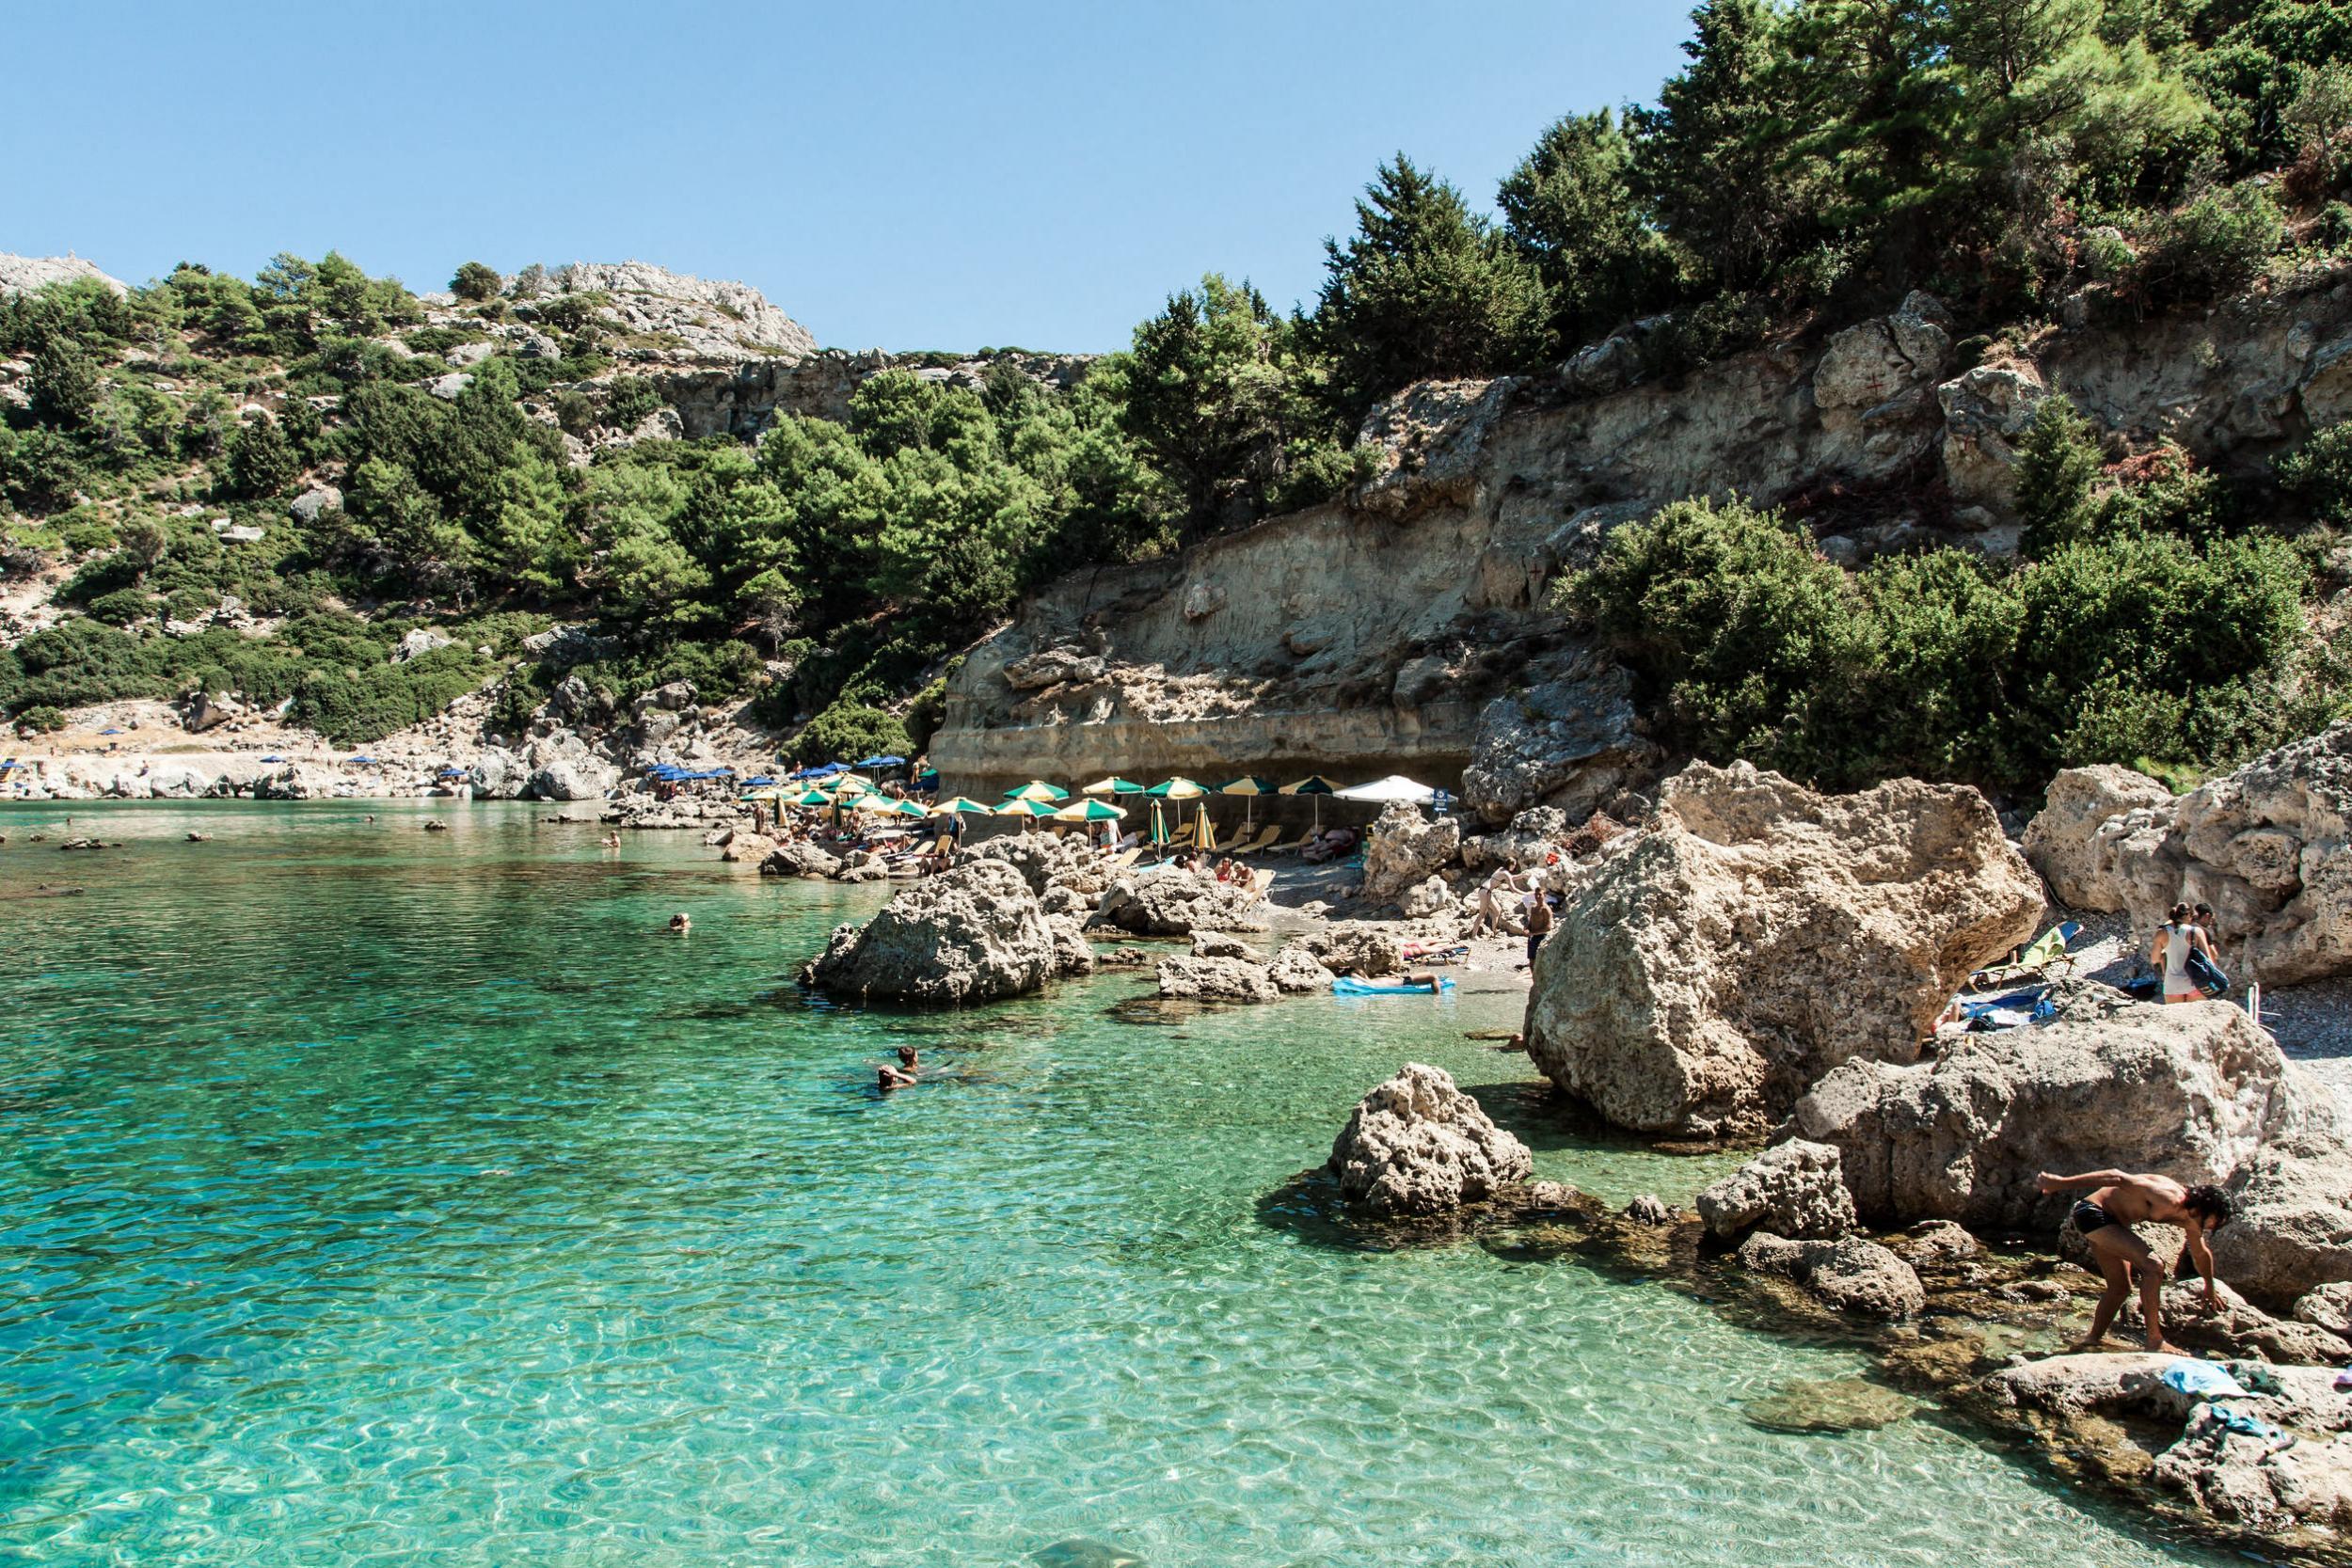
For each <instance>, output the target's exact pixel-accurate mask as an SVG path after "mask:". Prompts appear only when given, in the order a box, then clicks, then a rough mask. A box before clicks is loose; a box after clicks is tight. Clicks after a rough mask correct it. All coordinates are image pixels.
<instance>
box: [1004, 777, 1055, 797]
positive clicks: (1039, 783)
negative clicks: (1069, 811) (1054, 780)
mask: <svg viewBox="0 0 2352 1568" xmlns="http://www.w3.org/2000/svg"><path fill="white" fill-rule="evenodd" d="M1005 799H1006V800H1069V799H1070V791H1068V790H1066V789H1064V788H1062V787H1061V786H1060V785H1058V784H1047V783H1046V782H1045V781H1044V780H1043V779H1031V780H1030V781H1029V782H1028V783H1027V784H1023V785H1022V786H1021V787H1020V788H1019V789H1008V790H1006V791H1005Z"/></svg>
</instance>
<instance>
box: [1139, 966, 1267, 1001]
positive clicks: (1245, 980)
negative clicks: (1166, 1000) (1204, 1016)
mask: <svg viewBox="0 0 2352 1568" xmlns="http://www.w3.org/2000/svg"><path fill="white" fill-rule="evenodd" d="M1159 981H1160V994H1161V995H1162V996H1167V997H1174V998H1178V999H1180V1000H1183V1001H1187V1002H1273V1001H1278V1000H1279V999H1280V997H1281V994H1282V993H1281V992H1280V991H1279V990H1277V989H1276V987H1275V984H1274V976H1273V975H1272V974H1269V973H1268V972H1267V969H1266V966H1265V965H1264V964H1262V963H1256V962H1253V961H1251V960H1250V959H1248V958H1162V959H1161V960H1160V969H1159Z"/></svg>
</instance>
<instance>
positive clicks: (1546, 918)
mask: <svg viewBox="0 0 2352 1568" xmlns="http://www.w3.org/2000/svg"><path fill="white" fill-rule="evenodd" d="M1549 935H1551V902H1550V900H1549V899H1548V898H1546V897H1545V896H1544V895H1543V892H1542V890H1541V889H1538V890H1537V891H1535V892H1534V893H1532V894H1529V895H1528V908H1527V972H1528V974H1531V975H1532V974H1534V973H1535V949H1537V948H1538V947H1541V946H1542V945H1543V944H1544V938H1546V937H1548V936H1549Z"/></svg>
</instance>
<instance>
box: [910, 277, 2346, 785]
mask: <svg viewBox="0 0 2352 1568" xmlns="http://www.w3.org/2000/svg"><path fill="white" fill-rule="evenodd" d="M1959 331H1960V328H1959V327H1957V326H1956V325H1954V324H1952V323H1951V322H1950V321H1949V320H1948V319H1947V317H1946V316H1945V314H1944V312H1943V310H1942V308H1941V307H1939V306H1938V305H1937V304H1936V303H1935V302H1934V301H1933V300H1931V299H1929V298H1927V297H1926V296H1924V295H1914V296H1913V297H1912V298H1911V299H1909V300H1907V301H1906V302H1904V304H1903V306H1902V307H1901V308H1900V309H1898V310H1896V311H1894V312H1893V313H1891V314H1890V315H1888V316H1885V317H1881V318H1875V319H1872V320H1869V321H1866V322H1862V323H1859V324H1857V325H1852V326H1850V327H1848V328H1847V329H1845V330H1844V331H1842V332H1838V333H1836V334H1833V335H1831V336H1829V337H1828V338H1826V339H1825V340H1822V341H1815V342H1811V343H1793V342H1792V343H1786V344H1780V345H1775V346H1772V347H1768V348H1765V349H1760V350H1757V351H1756V352H1753V353H1749V354H1744V355H1740V356H1735V357H1732V358H1729V359H1726V360H1724V361H1722V362H1720V363H1717V364H1713V365H1709V366H1707V367H1705V368H1703V369H1701V370H1698V371H1696V372H1692V373H1690V374H1688V375H1687V376H1684V377H1682V378H1680V379H1679V380H1675V381H1666V380H1659V379H1652V378H1648V377H1647V376H1646V373H1645V370H1644V366H1645V362H1646V356H1645V343H1644V341H1643V335H1642V333H1641V331H1640V330H1639V329H1635V330H1631V331H1629V332H1628V333H1627V334H1625V335H1622V336H1620V337H1618V338H1614V339H1612V340H1610V341H1608V342H1605V343H1600V344H1596V345H1594V346H1593V347H1591V348H1588V349H1586V350H1584V351H1583V352H1582V353H1581V354H1579V355H1578V356H1576V357H1575V358H1573V359H1572V360H1570V361H1569V363H1568V364H1567V365H1566V366H1565V367H1564V368H1563V369H1562V371H1561V372H1559V373H1558V374H1557V375H1556V376H1546V377H1519V378H1507V379H1504V380H1501V381H1494V382H1468V383H1429V384H1424V385H1422V386H1420V387H1415V388H1408V389H1407V390H1406V392H1405V393H1403V394H1400V396H1399V397H1398V398H1396V399H1394V400H1391V403H1390V404H1385V405H1383V406H1382V407H1381V408H1380V409H1378V410H1376V411H1375V413H1374V415H1373V416H1372V418H1371V419H1370V420H1368V421H1367V423H1366V427H1365V429H1364V432H1363V440H1364V442H1365V444H1366V445H1367V446H1368V447H1369V448H1371V449H1372V450H1373V451H1375V454H1376V455H1377V457H1378V459H1379V465H1380V467H1379V470H1378V472H1377V473H1376V474H1375V477H1373V478H1372V479H1371V480H1370V481H1368V482H1367V483H1364V484H1363V485H1361V486H1359V488H1358V489H1357V490H1356V491H1355V492H1353V493H1352V494H1350V495H1349V496H1347V497H1345V498H1343V499H1340V500H1337V501H1334V502H1331V503H1329V504H1327V505H1324V506H1319V507H1314V508H1311V509H1310V510H1307V511H1304V512H1298V513H1294V514H1291V515H1286V516H1281V517H1276V518H1270V519H1268V520H1266V521H1264V522H1262V523H1260V524H1258V525H1256V526H1255V527H1252V528H1249V529H1247V530H1244V531H1239V532H1235V533H1231V534H1227V535H1223V536H1220V537H1217V538H1214V539H1211V540H1208V541H1206V542H1204V543H1202V544H1200V545H1198V546H1194V547H1193V548H1192V549H1190V550H1188V551H1186V552H1185V553H1184V554H1183V555H1182V556H1179V557H1174V558H1170V559H1168V560H1163V561H1154V562H1142V563H1138V564H1135V565H1130V566H1124V567H1116V568H1103V569H1092V570H1087V571H1083V572H1079V573H1075V574H1073V575H1072V576H1069V577H1066V578H1062V579H1060V580H1058V581H1057V582H1055V583H1053V584H1050V585H1049V586H1048V587H1046V588H1045V589H1043V590H1042V591H1041V592H1040V593H1039V594H1036V595H1035V596H1034V597H1033V598H1032V599H1031V600H1030V601H1029V602H1028V603H1026V604H1025V606H1024V607H1023V609H1022V610H1021V613H1020V615H1019V617H1018V619H1017V620H1016V621H1015V622H1014V623H1013V624H1012V625H1011V626H1009V627H1007V628H1006V629H1005V630H1004V631H1003V632H1001V633H999V634H998V635H996V636H995V637H993V638H992V639H990V640H989V641H987V642H986V643H984V644H983V645H981V646H980V647H979V648H978V649H977V650H975V651H974V652H973V654H972V655H971V656H970V657H968V658H967V659H966V660H965V661H964V664H963V666H962V668H961V673H959V674H958V675H957V677H956V678H955V679H954V680H953V681H952V682H951V683H950V685H949V689H948V694H947V705H946V723H945V725H944V727H943V728H942V729H941V731H940V732H939V734H938V735H937V736H936V737H935V738H934V741H933V749H932V755H933V757H934V760H936V761H937V762H938V763H939V764H940V766H941V768H943V770H944V771H945V773H946V777H947V780H948V782H949V784H951V786H953V787H957V788H968V789H971V790H974V791H979V790H984V789H986V788H988V787H990V786H991V785H996V784H1005V783H1010V782H1015V781H1017V780H1020V779H1025V778H1029V777H1032V776H1035V775H1036V774H1037V773H1038V772H1039V771H1041V770H1042V771H1047V772H1052V773H1055V774H1057V776H1059V775H1070V776H1086V777H1092V776H1094V775H1096V774H1099V773H1104V772H1113V771H1116V772H1121V773H1129V774H1138V773H1140V774H1159V773H1167V772H1183V773H1186V774H1193V775H1202V776H1205V775H1211V774H1226V773H1232V772H1240V771H1245V770H1247V771H1255V772H1277V773H1279V772H1284V771H1285V770H1287V769H1293V768H1295V769H1297V770H1300V771H1305V770H1310V769H1311V770H1315V771H1321V772H1326V773H1335V774H1336V773H1361V774H1366V775H1377V774H1382V773H1390V772H1403V773H1407V774H1410V775H1412V776H1413V777H1415V778H1418V779H1421V780H1422V782H1424V783H1427V784H1438V785H1443V786H1448V787H1453V786H1456V785H1466V786H1467V787H1466V789H1465V798H1466V801H1467V803H1468V804H1469V805H1470V807H1471V808H1472V809H1473V810H1475V811H1477V812H1478V813H1479V815H1480V816H1482V817H1484V818H1485V819H1486V820H1487V821H1489V822H1492V823H1496V824H1500V823H1502V822H1503V821H1506V820H1508V818H1509V817H1510V816H1512V815H1513V814H1514V813H1515V812H1517V811H1519V810H1523V809H1526V808H1527V807H1530V806H1534V805H1544V804H1555V805H1563V806H1565V807H1566V808H1567V809H1568V810H1569V811H1570V814H1571V815H1572V816H1579V815H1581V814H1582V813H1581V812H1580V811H1579V810H1578V809H1577V808H1579V807H1581V808H1582V811H1583V812H1589V811H1590V810H1591V809H1593V808H1594V807H1596V806H1600V805H1606V804H1607V803H1608V799H1607V797H1608V795H1609V794H1611V793H1613V792H1614V791H1616V790H1619V789H1622V788H1624V787H1627V786H1628V785H1632V786H1634V787H1640V786H1641V785H1642V784H1644V783H1645V767H1646V766H1647V765H1648V763H1649V762H1650V760H1651V757H1652V754H1653V753H1651V752H1650V749H1649V746H1648V743H1647V741H1646V740H1645V738H1644V737H1643V736H1642V735H1641V733H1640V730H1639V728H1638V726H1637V724H1636V722H1635V717H1634V714H1633V712H1632V709H1631V705H1630V704H1629V700H1628V698H1627V696H1626V694H1625V691H1624V689H1623V686H1622V682H1621V680H1618V679H1617V678H1616V677H1615V675H1614V673H1613V672H1611V671H1609V670H1607V669H1606V668H1603V667H1597V666H1595V665H1593V664H1592V663H1590V662H1589V661H1586V662H1581V663H1580V662H1579V661H1578V659H1577V658H1576V653H1577V649H1576V646H1575V644H1574V643H1573V641H1571V640H1570V639H1569V638H1568V637H1567V636H1566V634H1565V628H1564V627H1563V626H1561V625H1560V624H1559V623H1558V622H1557V621H1556V620H1555V619H1553V618H1552V617H1551V616H1549V614H1548V613H1547V612H1546V610H1545V608H1544V606H1545V603H1546V598H1547V594H1548V590H1549V587H1550V585H1551V583H1552V581H1553V580H1554V578H1557V577H1558V575H1559V574H1560V573H1561V572H1562V571H1563V570H1564V569H1568V568H1573V567H1575V566H1577V565H1579V564H1581V563H1582V562H1588V561H1589V560H1590V559H1591V558H1592V556H1593V554H1594V552H1595V551H1596V550H1597V548H1598V547H1599V546H1600V544H1601V542H1602V541H1603V540H1604V539H1605V537H1606V536H1607V534H1608V532H1609V531H1610V530H1611V529H1613V528H1614V527H1616V526H1617V525H1619V524H1620V523H1623V522H1625V521H1627V520H1629V519H1632V518H1638V517H1641V516H1645V515H1647V514H1648V513H1649V512H1651V511H1653V510H1655V509H1656V508H1657V507H1658V506H1660V505H1661V504H1663V503H1664V502H1666V501H1669V500H1673V499H1678V498H1680V497H1683V496H1690V495H1711V496H1717V497H1723V496H1726V495H1729V494H1732V493H1734V492H1736V493H1738V494H1740V495H1743V496H1750V497H1754V498H1756V499H1760V500H1764V501H1788V502H1790V503H1791V504H1794V505H1797V506H1798V507H1799V508H1800V510H1807V509H1809V514H1808V515H1810V517H1811V519H1812V521H1813V523H1814V526H1815V529H1816V531H1817V533H1818V534H1819V535H1820V543H1821V546H1822V548H1823V550H1824V552H1825V553H1826V554H1828V555H1829V556H1830V557H1831V558H1832V559H1833V560H1838V561H1845V562H1858V561H1861V560H1866V559H1867V558H1869V557H1870V556H1872V555H1875V554H1880V553H1883V552H1886V551H1889V550H1900V549H1904V548H1909V547H1915V546H1918V545H1922V544H1926V543H1931V542H1935V541H1938V540H1942V541H1949V542H1955V543H1960V544H1963V545H1966V546H1971V547H1975V548H1979V549H1982V550H1985V551H1987V552H1988V553H1995V554H1998V553H2007V552H2010V551H2013V550H2014V549H2015V547H2016V539H2017V533H2016V529H2015V525H2014V520H2013V518H2012V517H2011V516H2010V514H2009V512H2008V507H2009V505H2010V497H2011V492H2012V489H2013V484H2012V481H2011V478H2010V466H2011V464H2012V463H2013V462H2014V460H2015V457H2016V446H2017V441H2018V439H2019V437H2020V436H2022V434H2023V432H2024V430H2025V428H2026V424H2027V422H2028V421H2029V420H2031V418H2032V415H2033V410H2034V408H2035V407H2036V406H2037V405H2038V404H2040V402H2041V400H2042V398H2043V397H2045V396H2047V395H2048V394H2049V392H2051V391H2052V390H2060V391H2064V392H2066V393H2067V394H2068V395H2069V396H2071V397H2073V398H2074V400H2075V402H2076V403H2077V404H2080V405H2081V406H2082V407H2083V409H2084V410H2085V411H2086V412H2087V413H2088V414H2089V415H2090V417H2091V418H2093V419H2094V420H2097V421H2098V422H2099V423H2101V424H2102V425H2104V426H2105V427H2106V429H2107V430H2108V431H2109V432H2111V433H2113V435H2114V436H2116V438H2118V439H2120V440H2122V441H2123V442H2125V443H2126V444H2129V445H2132V446H2134V447H2144V446H2147V445H2151V444H2153V443H2154V442H2157V441H2159V440H2166V439H2169V440H2176V441H2179V442H2181V443H2183V444H2184V445H2185V446H2187V447H2188V448H2190V449H2191V450H2192V451H2195V452H2196V453H2197V455H2198V456H2199V458H2200V459H2201V461H2204V462H2207V463H2209V464H2215V465H2218V466H2220V467H2224V468H2232V469H2252V468H2256V467H2260V466H2261V465H2262V464H2264V463H2265V462H2266V461H2267V460H2268V458H2269V457H2270V456H2271V455H2272V454H2274V453H2275V452H2276V451H2279V450H2280V446H2281V445H2282V444H2283V443H2284V442H2287V441H2289V440H2292V439H2295V438H2297V437H2299V436H2302V435H2303V434H2305V433H2306V432H2307V431H2308V429H2309V428H2310V427H2311V425H2312V423H2313V422H2315V421H2321V420H2326V419H2332V418H2336V417H2339V416H2340V415H2342V414H2343V413H2344V412H2346V411H2352V284H2347V282H2346V280H2345V277H2344V276H2343V275H2339V274H2337V273H2323V274H2318V275H2314V276H2309V277H2304V278H2302V279H2300V280H2299V281H2298V282H2296V284H2293V285H2290V286H2286V287H2282V288H2280V290H2278V291H2277V292H2275V293H2270V294H2266V295H2265V296H2262V297H2259V298H2251V299H2248V300H2244V301H2239V302H2235V303H2232V304H2230V305H2227V306H2224V307H2222V308H2220V309H2217V310H2215V311H2213V312H2211V313H2210V314H2209V315H2207V316H2205V317H2202V318H2197V319H2190V318H2185V317H2183V318H2166V319H2161V320H2153V321H2150V322H2146V323H2141V324H2135V325H2128V326H2126V325H2108V326H2098V325H2086V326H2081V327H2071V328H2059V329H2057V330H2055V331H2052V332H2050V333H2048V334H2045V335H2044V336H2042V338H2039V339H2036V340H2035V341H2033V343H2032V344H2031V345H2030V348H2029V349H2016V350H2011V349H2005V348H1999V347H1998V346H1997V345H1996V349H1995V351H1994V356H1993V357H1991V358H1989V359H1987V360H1986V361H1985V362H1983V363H1979V364H1974V365H1966V366H1964V367H1963V363H1962V362H1961V361H1960V360H1959V358H1958V351H1957V349H1956V347H1955V344H1954V339H1955V337H1956V335H1957V334H1958V332H1959ZM1824 497H1828V498H1832V499H1830V500H1829V501H1827V502H1824V501H1823V500H1822V498H1824ZM1544 730H1549V733H1548V734H1541V733H1539V734H1534V735H1531V733H1530V732H1531V731H1544ZM1466 775H1467V776H1466ZM1603 785H1605V789H1604V788H1603V787H1602V786H1603Z"/></svg>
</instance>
